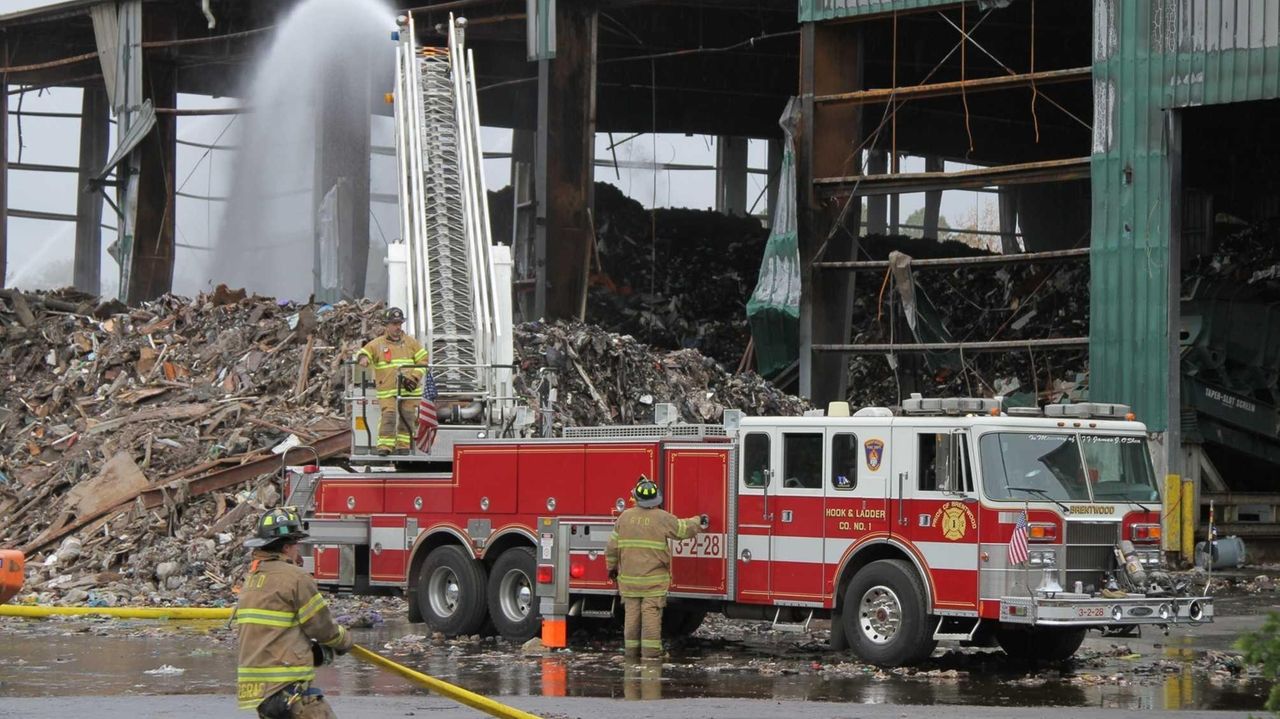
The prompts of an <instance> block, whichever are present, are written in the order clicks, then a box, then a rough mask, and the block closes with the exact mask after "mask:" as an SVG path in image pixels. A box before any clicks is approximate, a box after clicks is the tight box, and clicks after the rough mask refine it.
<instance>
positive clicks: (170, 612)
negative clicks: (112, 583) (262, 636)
mask: <svg viewBox="0 0 1280 719" xmlns="http://www.w3.org/2000/svg"><path fill="white" fill-rule="evenodd" d="M231 611H232V610H231V607H221V608H218V607H33V606H26V605H22V604H0V617H29V618H32V619H43V618H45V617H79V616H90V615H94V614H98V615H104V616H108V617H116V618H117V619H227V618H228V617H230V616H231Z"/></svg>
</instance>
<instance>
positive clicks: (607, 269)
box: [489, 182, 769, 368]
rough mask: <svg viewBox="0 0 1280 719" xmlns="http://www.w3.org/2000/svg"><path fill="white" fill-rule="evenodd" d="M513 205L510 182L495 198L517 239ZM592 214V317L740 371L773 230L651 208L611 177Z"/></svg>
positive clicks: (506, 229) (505, 226)
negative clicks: (749, 308) (750, 305)
mask: <svg viewBox="0 0 1280 719" xmlns="http://www.w3.org/2000/svg"><path fill="white" fill-rule="evenodd" d="M510 206H511V190H510V188H504V189H503V190H500V191H498V192H496V193H492V194H491V195H490V200H489V207H490V213H491V217H492V224H493V232H494V236H495V237H510V236H511V214H510V209H509V208H510ZM593 217H594V218H595V231H596V242H595V249H596V253H595V255H594V257H593V258H592V263H591V275H590V288H591V289H590V291H589V294H588V301H587V313H586V319H587V321H589V322H591V323H592V324H595V325H599V326H600V327H602V328H604V329H606V330H609V331H611V332H617V333H620V334H628V335H631V336H633V337H635V338H636V339H638V340H639V341H640V342H643V343H645V344H649V345H653V346H654V347H657V348H661V349H697V350H699V351H700V352H701V353H702V354H704V355H706V356H708V357H711V358H712V359H714V360H716V361H717V362H719V363H720V364H721V365H723V366H725V367H728V368H734V367H737V366H738V363H739V362H740V361H741V359H742V355H743V353H744V352H745V351H746V348H747V343H748V341H749V340H750V338H751V333H750V330H749V329H748V327H747V315H746V302H747V298H748V297H749V296H750V295H751V291H752V289H754V288H755V284H756V278H757V276H758V275H759V273H760V258H761V256H762V255H763V253H764V246H765V240H766V239H768V234H769V233H768V230H767V229H766V228H765V227H764V226H763V225H761V223H760V221H759V220H757V219H755V218H752V217H734V216H729V215H723V214H720V213H718V212H713V211H710V210H691V209H680V208H658V209H654V210H652V211H651V210H648V209H645V208H644V206H643V205H641V204H640V203H639V202H636V201H635V200H633V199H630V198H628V197H627V196H626V195H624V194H623V193H622V191H621V190H619V189H618V188H617V187H614V186H613V185H610V184H607V183H603V182H598V183H596V185H595V208H594V215H593ZM504 233H505V234H504Z"/></svg>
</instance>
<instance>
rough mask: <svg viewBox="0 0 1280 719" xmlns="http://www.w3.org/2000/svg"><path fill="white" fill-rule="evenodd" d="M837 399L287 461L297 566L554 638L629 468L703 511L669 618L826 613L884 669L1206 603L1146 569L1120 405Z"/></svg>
mask: <svg viewBox="0 0 1280 719" xmlns="http://www.w3.org/2000/svg"><path fill="white" fill-rule="evenodd" d="M835 414H845V415H847V414H848V413H847V411H846V412H832V413H831V415H827V416H806V417H749V418H745V417H740V416H737V414H736V413H731V414H730V417H729V418H728V422H727V423H726V424H725V425H682V424H678V423H665V424H660V425H651V426H620V427H599V428H579V429H575V430H567V431H566V436H565V437H563V438H557V439H523V440H515V439H512V440H492V439H482V438H477V439H473V440H459V441H456V442H455V443H454V444H453V447H452V458H453V459H452V466H451V467H450V468H449V469H448V471H439V472H423V473H417V474H412V473H406V472H402V471H373V470H370V471H360V472H357V471H349V470H335V469H324V470H318V471H317V472H315V473H314V476H313V477H311V478H309V479H307V478H304V477H302V476H298V477H297V478H296V481H297V482H302V484H304V485H305V484H308V483H312V481H313V484H314V487H313V491H314V512H313V514H312V519H311V520H310V522H311V528H312V529H311V531H312V533H313V535H315V536H316V538H317V541H318V542H320V544H318V545H317V546H316V547H315V551H314V554H313V561H314V571H315V576H316V578H317V580H318V581H319V582H321V583H322V584H325V585H328V586H330V587H332V588H337V589H343V588H346V589H352V590H358V591H367V590H380V589H381V590H392V591H401V592H404V593H406V594H407V596H408V598H409V601H410V606H411V612H412V617H413V619H422V620H425V621H426V622H427V623H428V624H429V625H430V626H431V627H432V628H433V629H435V630H438V631H442V632H445V633H446V634H468V633H473V632H477V631H480V630H481V629H482V628H484V627H485V626H486V622H487V621H488V622H492V626H493V627H494V629H496V630H497V632H499V633H500V634H502V635H503V636H505V637H508V638H510V639H513V640H517V641H521V640H525V639H528V638H530V637H532V636H535V635H536V634H537V633H538V631H539V626H540V622H543V621H545V622H546V627H545V629H544V630H543V636H544V641H548V642H549V643H551V644H557V643H560V642H561V641H562V638H563V636H564V622H565V621H568V620H571V619H573V618H577V617H583V618H591V617H600V618H603V617H610V616H612V615H613V614H614V612H615V609H616V601H615V596H616V594H615V588H614V587H613V585H612V584H610V582H609V580H608V578H607V576H606V571H605V564H604V557H603V553H604V547H605V542H606V541H607V538H608V536H609V532H610V531H611V529H612V524H613V520H614V518H615V517H616V515H617V514H618V513H619V512H620V511H621V510H622V509H624V508H625V507H626V506H627V499H628V493H629V490H630V488H631V486H632V485H633V483H634V481H635V479H636V477H637V476H638V475H640V474H645V475H648V476H650V477H653V478H655V479H656V480H657V481H658V482H659V484H660V486H661V487H662V489H663V493H664V496H665V497H666V508H667V509H668V510H670V511H672V512H674V513H675V514H677V515H678V516H688V515H694V514H702V513H705V514H707V515H708V516H709V517H710V520H711V523H710V529H709V530H708V531H707V532H705V533H703V534H701V535H699V536H697V537H695V538H693V539H690V540H686V541H684V542H680V543H676V544H673V562H672V564H673V566H672V577H673V579H672V587H671V603H670V608H669V611H668V615H669V616H668V625H669V626H668V629H669V632H670V633H672V634H681V633H688V632H691V631H693V629H696V628H697V626H698V625H699V624H700V623H701V620H702V617H703V616H704V615H705V614H706V613H707V612H719V613H722V614H724V615H725V616H728V617H731V618H750V619H766V620H770V621H773V622H774V623H775V624H778V625H780V626H804V625H807V624H808V622H810V621H811V620H813V619H815V618H830V620H831V626H832V646H833V648H836V649H840V648H845V647H849V648H851V649H852V650H853V652H854V653H855V654H856V655H857V656H858V657H860V658H861V659H863V660H866V661H871V662H875V663H879V664H886V665H897V664H904V663H911V662H914V661H917V660H920V659H921V658H924V657H926V656H928V654H929V653H930V652H931V651H932V650H933V648H934V647H935V646H936V644H937V642H938V641H940V640H955V641H959V642H961V643H970V644H985V645H991V644H997V643H998V644H999V646H1001V647H1002V648H1003V649H1004V650H1005V651H1006V652H1008V653H1010V654H1013V655H1017V656H1033V655H1034V656H1035V657H1039V658H1044V659H1056V658H1065V657H1067V656H1070V655H1071V654H1072V653H1073V652H1075V650H1076V649H1077V648H1078V647H1079V645H1080V643H1081V641H1082V640H1083V638H1084V635H1085V632H1086V630H1088V629H1091V628H1105V627H1117V626H1125V625H1141V624H1155V625H1168V624H1177V623H1199V622H1207V621H1211V620H1212V617H1213V600H1212V598H1211V597H1209V596H1206V595H1205V592H1203V591H1197V590H1202V588H1201V587H1189V586H1186V585H1185V584H1183V583H1179V582H1178V581H1175V580H1174V579H1172V578H1171V577H1169V576H1168V575H1167V574H1165V573H1164V572H1163V571H1161V569H1160V566H1161V552H1160V544H1159V541H1160V510H1161V507H1160V497H1159V492H1158V489H1157V484H1156V482H1155V477H1154V473H1153V471H1152V466H1151V461H1150V455H1149V452H1148V448H1147V438H1146V431H1145V428H1144V426H1143V425H1142V424H1141V423H1139V422H1136V421H1133V420H1132V415H1130V414H1129V410H1128V408H1127V407H1125V406H1123V405H1111V404H1099V403H1084V404H1073V405H1051V406H1049V407H1046V408H1045V410H1043V411H1042V410H1039V409H1020V410H1019V409H1009V410H1007V411H1004V410H1002V409H1001V407H1000V404H999V402H998V400H992V399H946V400H930V399H920V398H913V399H911V400H908V401H906V402H904V403H903V408H902V410H901V411H900V412H898V413H894V412H891V411H889V410H887V409H883V408H867V409H862V410H860V411H858V412H857V413H855V414H854V415H853V416H832V415H835ZM304 479H305V480H306V481H303V480H304ZM1020 522H1025V532H1026V538H1027V550H1026V560H1025V561H1023V562H1018V563H1012V562H1011V561H1010V544H1011V539H1012V538H1013V535H1014V532H1015V529H1016V528H1017V527H1018V526H1019V523H1020Z"/></svg>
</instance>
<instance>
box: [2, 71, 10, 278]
mask: <svg viewBox="0 0 1280 719" xmlns="http://www.w3.org/2000/svg"><path fill="white" fill-rule="evenodd" d="M8 271H9V83H8V82H6V81H5V79H4V78H3V77H0V287H4V278H5V276H6V273H8Z"/></svg>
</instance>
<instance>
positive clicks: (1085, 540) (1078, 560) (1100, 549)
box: [1066, 521, 1120, 591]
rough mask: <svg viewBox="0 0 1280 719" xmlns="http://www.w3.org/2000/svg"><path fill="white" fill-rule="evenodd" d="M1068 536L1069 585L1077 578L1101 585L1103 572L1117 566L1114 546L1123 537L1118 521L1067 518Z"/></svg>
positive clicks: (1086, 582)
mask: <svg viewBox="0 0 1280 719" xmlns="http://www.w3.org/2000/svg"><path fill="white" fill-rule="evenodd" d="M1066 525H1067V537H1066V540H1067V541H1066V545H1067V548H1066V554H1067V556H1066V577H1067V582H1066V589H1067V590H1068V591H1071V590H1073V589H1074V588H1075V583H1076V582H1081V583H1082V584H1083V585H1084V586H1086V587H1087V586H1089V585H1091V584H1092V585H1093V586H1094V588H1095V589H1101V588H1102V575H1103V573H1105V572H1110V571H1112V570H1114V569H1115V567H1116V559H1115V552H1114V550H1113V549H1112V548H1113V547H1115V545H1116V543H1117V542H1119V541H1120V523H1119V522H1071V521H1068V522H1067V523H1066Z"/></svg>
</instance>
